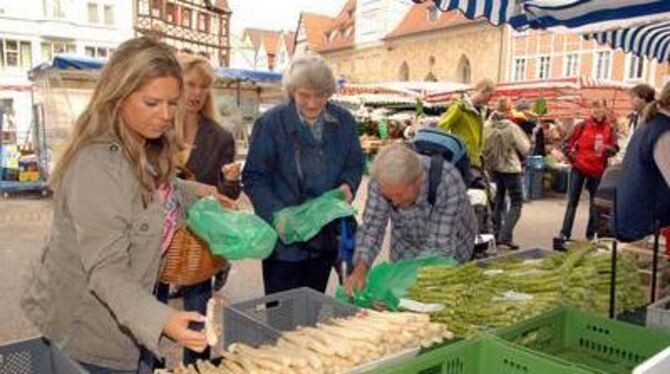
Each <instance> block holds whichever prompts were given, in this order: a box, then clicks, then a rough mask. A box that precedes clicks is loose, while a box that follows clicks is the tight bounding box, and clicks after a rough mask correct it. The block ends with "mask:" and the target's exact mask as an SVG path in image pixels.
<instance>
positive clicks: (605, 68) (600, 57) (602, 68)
mask: <svg viewBox="0 0 670 374" xmlns="http://www.w3.org/2000/svg"><path fill="white" fill-rule="evenodd" d="M611 56H612V54H611V53H610V51H600V52H596V63H595V65H594V66H593V68H594V71H593V76H594V78H596V79H609V77H610V65H611Z"/></svg>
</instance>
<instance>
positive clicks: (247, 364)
mask: <svg viewBox="0 0 670 374" xmlns="http://www.w3.org/2000/svg"><path fill="white" fill-rule="evenodd" d="M221 355H222V356H223V358H227V359H229V360H233V361H235V362H237V363H238V364H240V366H242V369H243V370H244V372H245V373H249V374H260V373H259V369H258V367H256V365H255V364H254V363H253V362H251V361H250V360H249V359H247V358H246V357H244V356H241V355H239V354H236V353H231V352H226V351H224V352H221Z"/></svg>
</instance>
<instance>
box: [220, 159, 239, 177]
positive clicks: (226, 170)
mask: <svg viewBox="0 0 670 374" xmlns="http://www.w3.org/2000/svg"><path fill="white" fill-rule="evenodd" d="M221 172H222V173H223V178H224V179H225V180H226V181H228V182H237V181H239V180H240V174H241V173H242V163H241V162H239V161H235V162H231V163H229V164H225V165H223V166H222V167H221Z"/></svg>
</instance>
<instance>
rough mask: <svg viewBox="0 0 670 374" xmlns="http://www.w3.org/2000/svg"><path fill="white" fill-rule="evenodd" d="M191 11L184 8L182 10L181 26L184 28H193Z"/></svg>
mask: <svg viewBox="0 0 670 374" xmlns="http://www.w3.org/2000/svg"><path fill="white" fill-rule="evenodd" d="M192 12H193V11H192V10H191V9H187V8H183V9H182V10H181V25H182V26H184V27H188V28H189V29H190V28H191V13H192Z"/></svg>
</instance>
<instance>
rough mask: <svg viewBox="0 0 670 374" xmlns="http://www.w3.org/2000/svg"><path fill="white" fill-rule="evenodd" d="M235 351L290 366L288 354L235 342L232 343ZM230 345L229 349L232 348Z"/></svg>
mask: <svg viewBox="0 0 670 374" xmlns="http://www.w3.org/2000/svg"><path fill="white" fill-rule="evenodd" d="M231 347H233V351H234V352H239V353H241V354H247V355H249V356H254V357H257V358H259V359H263V360H268V361H272V362H275V363H277V364H278V365H280V366H290V365H291V357H290V356H288V355H281V354H276V353H273V352H269V351H266V350H262V349H257V348H252V347H250V346H248V345H246V344H241V343H235V344H231ZM231 347H229V348H228V349H230V348H231Z"/></svg>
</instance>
